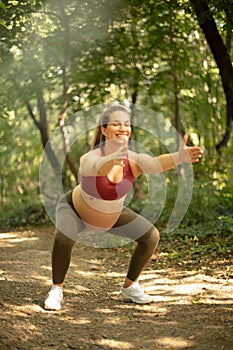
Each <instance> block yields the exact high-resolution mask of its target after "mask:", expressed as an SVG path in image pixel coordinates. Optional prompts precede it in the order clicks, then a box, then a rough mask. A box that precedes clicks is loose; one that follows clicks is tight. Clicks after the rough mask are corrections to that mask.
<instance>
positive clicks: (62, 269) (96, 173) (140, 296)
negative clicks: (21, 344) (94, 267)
mask: <svg viewBox="0 0 233 350" xmlns="http://www.w3.org/2000/svg"><path fill="white" fill-rule="evenodd" d="M130 135H131V114H130V112H129V111H128V110H127V109H126V108H125V107H124V106H121V105H114V106H112V107H110V108H109V109H107V110H106V111H105V112H104V113H103V115H102V116H101V118H100V121H99V125H98V126H97V128H96V133H95V138H94V145H93V149H92V150H90V151H89V152H87V153H86V154H84V155H83V156H82V157H81V159H80V184H79V185H77V186H76V187H75V188H74V189H73V190H71V191H69V192H67V193H66V194H65V195H63V196H62V197H61V199H60V200H59V202H58V204H57V208H56V233H55V239H54V245H53V251H52V280H53V285H52V287H51V290H50V291H49V293H48V295H47V297H46V300H45V303H44V307H45V309H47V310H59V309H60V308H61V303H62V299H63V286H64V282H65V276H66V273H67V270H68V268H69V265H70V260H71V252H72V248H73V246H74V243H75V242H76V240H77V235H78V234H79V233H80V232H81V231H83V230H84V229H86V228H90V229H91V230H95V231H108V232H110V233H113V234H116V235H119V236H124V237H127V238H130V239H132V240H134V241H135V242H136V243H137V245H136V248H135V250H134V252H133V254H132V256H131V259H130V263H129V267H128V271H127V274H126V277H125V280H124V282H123V284H122V287H121V299H122V300H123V301H126V302H127V301H128V302H134V303H139V304H146V303H151V302H153V301H154V298H153V296H151V295H148V294H146V293H144V291H143V289H142V288H141V287H140V285H139V282H138V279H139V276H140V274H141V272H142V270H143V268H144V267H145V266H146V264H147V263H148V261H149V260H150V258H151V256H152V255H153V253H154V252H155V249H156V247H157V245H158V242H159V232H158V230H157V229H156V228H155V227H154V225H152V223H150V222H149V221H148V220H146V219H145V218H144V217H142V216H141V215H139V214H137V213H135V212H134V211H132V210H130V209H129V208H127V207H124V200H125V198H126V196H127V194H128V192H129V191H130V189H131V187H132V185H133V182H134V180H135V179H136V178H137V177H138V176H139V175H140V174H152V173H158V172H164V171H167V170H169V169H172V168H175V167H176V166H177V165H179V164H181V163H183V162H189V163H196V162H198V161H199V159H200V157H201V155H202V150H201V148H199V147H187V146H186V144H187V136H185V137H184V139H183V142H182V144H181V146H180V147H179V150H178V152H175V153H171V154H163V155H160V156H158V157H156V158H153V157H151V156H149V155H147V154H145V153H136V152H134V151H131V150H129V148H128V141H129V138H130Z"/></svg>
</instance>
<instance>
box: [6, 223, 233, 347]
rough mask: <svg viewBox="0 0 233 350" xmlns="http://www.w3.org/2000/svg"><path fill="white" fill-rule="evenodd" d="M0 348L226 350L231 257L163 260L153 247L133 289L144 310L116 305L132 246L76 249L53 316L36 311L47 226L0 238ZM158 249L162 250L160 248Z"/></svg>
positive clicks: (46, 263) (44, 283)
mask: <svg viewBox="0 0 233 350" xmlns="http://www.w3.org/2000/svg"><path fill="white" fill-rule="evenodd" d="M0 237H1V240H0V246H1V256H0V260H1V268H0V273H1V274H0V291H1V292H0V293H1V300H0V308H1V316H0V319H1V325H0V335H1V338H0V349H1V350H6V349H10V350H16V349H20V350H26V349H28V350H29V349H30V350H37V349H38V350H39V349H40V350H41V349H59V350H63V349H64V350H65V349H83V350H97V349H103V350H118V349H119V350H120V349H122V350H124V349H129V350H131V349H140V350H141V349H142V350H145V349H148V350H153V349H155V350H172V349H173V350H174V349H175V350H183V349H185V350H188V349H193V350H208V349H210V350H221V349H223V350H232V349H233V274H232V263H233V261H232V257H230V255H228V256H218V255H217V256H216V258H214V257H213V256H212V257H210V256H205V257H202V258H201V259H199V260H198V259H195V261H194V262H192V260H190V257H187V259H182V260H181V259H180V260H179V259H178V260H171V259H169V254H168V255H167V254H166V253H165V250H166V249H165V247H164V246H163V244H160V247H159V249H158V251H157V253H156V254H155V255H154V256H153V259H152V261H151V263H150V264H149V265H148V267H147V268H146V269H145V271H144V273H143V275H142V277H141V284H142V285H143V287H144V288H145V290H146V291H147V292H149V293H151V294H153V295H155V296H156V302H155V303H154V304H150V305H144V306H140V305H135V304H130V303H123V302H121V301H119V299H118V295H119V289H120V285H121V283H122V281H123V278H124V274H125V271H126V269H127V265H128V261H129V257H130V254H131V252H132V249H133V244H130V245H128V246H123V247H118V248H111V249H99V248H93V247H87V246H83V245H80V244H76V246H75V248H74V251H73V257H72V265H71V267H70V270H69V272H68V275H67V281H66V286H65V292H64V297H65V302H64V305H63V308H62V310H61V311H58V312H49V311H45V310H44V309H43V301H44V298H45V296H46V294H47V292H48V290H49V287H50V278H51V277H50V276H51V267H50V251H51V246H52V241H53V228H52V227H40V228H39V227H36V228H31V229H24V230H22V229H21V230H12V231H7V230H5V231H4V232H2V233H1V234H0ZM163 248H164V249H163Z"/></svg>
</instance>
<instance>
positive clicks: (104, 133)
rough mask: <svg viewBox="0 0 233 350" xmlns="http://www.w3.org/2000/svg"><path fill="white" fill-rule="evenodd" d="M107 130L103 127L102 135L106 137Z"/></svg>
mask: <svg viewBox="0 0 233 350" xmlns="http://www.w3.org/2000/svg"><path fill="white" fill-rule="evenodd" d="M105 130H106V128H105V127H104V126H101V133H102V134H103V135H104V136H106V131H105Z"/></svg>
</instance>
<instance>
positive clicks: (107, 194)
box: [80, 147, 134, 201]
mask: <svg viewBox="0 0 233 350" xmlns="http://www.w3.org/2000/svg"><path fill="white" fill-rule="evenodd" d="M101 155H102V156H103V155H104V149H103V148H102V147H101ZM133 182H134V176H133V173H132V170H131V166H130V162H129V160H128V158H126V159H124V167H123V177H122V180H121V181H119V182H113V181H111V180H109V178H108V176H107V175H104V176H83V175H81V176H80V185H81V188H82V189H83V191H84V192H86V193H87V194H88V195H90V196H91V197H94V198H98V199H104V200H110V201H112V200H116V199H120V198H122V197H124V196H125V195H126V194H127V193H128V192H129V191H130V189H131V187H132V185H133Z"/></svg>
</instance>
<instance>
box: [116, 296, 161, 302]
mask: <svg viewBox="0 0 233 350" xmlns="http://www.w3.org/2000/svg"><path fill="white" fill-rule="evenodd" d="M120 300H121V301H123V302H125V303H135V304H150V303H154V302H155V300H153V299H152V300H148V301H141V300H137V299H134V298H130V297H127V296H124V295H121V297H120Z"/></svg>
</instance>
